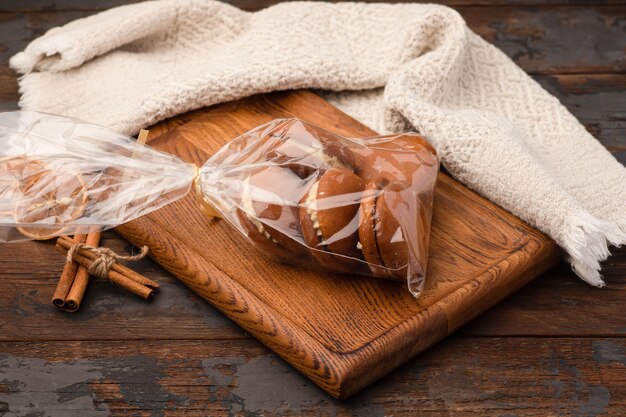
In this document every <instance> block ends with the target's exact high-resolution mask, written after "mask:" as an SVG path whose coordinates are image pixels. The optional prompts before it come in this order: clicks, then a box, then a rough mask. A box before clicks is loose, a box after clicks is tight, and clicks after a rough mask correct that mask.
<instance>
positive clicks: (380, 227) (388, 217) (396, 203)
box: [359, 177, 408, 281]
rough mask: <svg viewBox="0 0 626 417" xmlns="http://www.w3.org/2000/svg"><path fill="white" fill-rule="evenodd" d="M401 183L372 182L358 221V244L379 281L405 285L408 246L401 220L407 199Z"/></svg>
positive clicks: (383, 180)
mask: <svg viewBox="0 0 626 417" xmlns="http://www.w3.org/2000/svg"><path fill="white" fill-rule="evenodd" d="M402 191H403V187H402V186H401V185H400V184H399V183H392V182H389V180H387V179H385V178H382V177H380V178H378V179H376V180H373V181H371V182H370V183H369V184H368V185H367V187H366V189H365V192H364V193H363V196H364V197H363V200H362V201H361V207H360V212H359V214H360V219H359V243H360V246H361V250H362V252H363V256H364V257H365V260H366V261H367V262H368V263H369V264H370V269H371V271H372V273H373V274H374V275H375V276H376V277H379V278H386V279H393V280H398V281H405V280H406V274H407V264H408V245H407V242H406V240H405V238H404V235H403V232H402V229H401V228H400V223H399V222H398V217H399V216H400V215H401V214H403V213H404V211H405V208H404V207H402V206H406V203H405V202H404V201H403V199H404V198H405V197H406V196H405V195H403V194H405V193H403V192H402Z"/></svg>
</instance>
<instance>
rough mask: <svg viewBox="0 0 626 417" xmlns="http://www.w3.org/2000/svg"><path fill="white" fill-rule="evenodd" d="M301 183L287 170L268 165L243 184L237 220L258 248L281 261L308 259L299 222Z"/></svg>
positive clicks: (304, 190)
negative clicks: (279, 258)
mask: <svg viewBox="0 0 626 417" xmlns="http://www.w3.org/2000/svg"><path fill="white" fill-rule="evenodd" d="M303 186H304V184H303V181H302V180H301V179H300V178H299V177H298V176H296V175H295V174H294V173H293V172H291V171H290V170H288V169H285V168H281V167H279V166H269V167H265V168H264V169H262V170H260V171H257V172H255V173H253V174H252V175H250V176H249V177H248V178H247V180H246V181H245V182H244V183H243V192H242V195H241V200H240V205H239V207H238V208H237V218H238V219H239V223H240V224H241V226H242V228H243V229H244V231H245V233H246V235H247V236H248V237H249V238H250V239H251V240H252V241H253V242H254V243H255V244H256V245H258V246H259V247H260V248H261V249H264V250H265V251H267V252H269V253H270V254H273V255H275V256H278V257H282V258H293V256H298V257H302V256H304V257H305V258H306V257H307V253H308V251H307V249H306V247H305V246H304V245H303V244H302V235H301V233H300V227H299V221H298V206H297V204H298V201H299V200H300V199H301V198H302V195H303V194H305V193H306V189H304V188H303Z"/></svg>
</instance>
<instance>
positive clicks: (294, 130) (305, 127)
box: [265, 120, 355, 178]
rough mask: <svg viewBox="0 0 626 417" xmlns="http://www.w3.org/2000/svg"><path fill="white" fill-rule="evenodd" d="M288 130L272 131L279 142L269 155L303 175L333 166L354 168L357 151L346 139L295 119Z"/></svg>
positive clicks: (307, 175)
mask: <svg viewBox="0 0 626 417" xmlns="http://www.w3.org/2000/svg"><path fill="white" fill-rule="evenodd" d="M285 129H286V130H285V131H282V132H272V136H273V137H271V138H268V139H266V140H265V141H266V142H268V141H271V140H274V141H276V143H275V144H274V145H272V146H271V151H269V152H268V159H269V160H271V161H272V162H275V163H277V164H279V165H281V166H284V167H286V168H289V169H291V170H292V171H293V172H295V173H296V174H297V175H298V176H299V177H300V178H307V177H309V176H311V175H316V174H317V173H318V172H324V171H326V170H328V169H330V168H338V169H352V168H353V166H354V161H355V159H354V155H353V152H352V149H351V148H352V147H351V146H349V145H350V143H349V141H348V140H347V139H345V138H342V137H340V136H337V135H335V134H333V133H331V132H329V131H327V130H324V129H322V128H320V127H318V126H315V125H312V124H309V123H306V122H303V121H300V120H296V121H294V122H292V123H291V124H289V125H288V126H286V127H285Z"/></svg>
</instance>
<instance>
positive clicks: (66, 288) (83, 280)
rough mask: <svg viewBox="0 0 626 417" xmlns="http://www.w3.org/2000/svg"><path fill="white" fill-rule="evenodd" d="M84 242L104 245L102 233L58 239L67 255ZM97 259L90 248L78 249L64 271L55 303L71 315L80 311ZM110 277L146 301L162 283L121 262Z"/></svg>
mask: <svg viewBox="0 0 626 417" xmlns="http://www.w3.org/2000/svg"><path fill="white" fill-rule="evenodd" d="M80 243H84V244H86V245H89V247H97V246H98V244H99V243H100V232H94V233H89V234H87V235H76V236H74V238H73V239H70V238H69V237H67V236H62V237H60V238H59V239H58V240H57V244H56V249H57V250H58V251H59V252H61V253H64V254H66V255H67V252H68V251H69V250H70V249H71V248H72V247H73V246H75V245H78V244H80ZM97 257H98V255H97V254H96V253H94V252H93V251H92V250H90V249H87V248H82V247H78V248H77V250H75V251H74V253H73V255H72V262H68V263H66V264H65V267H64V268H63V272H62V274H61V278H60V279H59V283H58V285H57V288H56V290H55V292H54V295H53V297H52V304H54V305H55V306H56V307H58V308H61V309H64V310H66V311H69V312H74V311H76V310H78V308H79V307H80V304H81V302H82V300H83V296H84V294H85V290H86V288H87V284H88V282H89V270H90V269H91V267H92V265H93V263H94V262H95V261H96V258H97ZM106 278H107V279H108V280H109V281H111V282H112V283H114V284H116V285H118V286H120V287H122V288H125V289H127V290H128V291H130V292H132V293H133V294H136V295H138V296H140V297H142V298H144V299H146V300H149V299H151V298H152V297H153V296H154V293H155V291H157V290H158V288H159V284H158V283H156V282H155V281H153V280H151V279H149V278H146V277H145V276H143V275H141V274H139V273H138V272H136V271H133V270H132V269H130V268H127V267H125V266H124V265H121V264H119V263H117V262H116V263H113V264H112V265H111V267H110V269H108V271H107V272H106Z"/></svg>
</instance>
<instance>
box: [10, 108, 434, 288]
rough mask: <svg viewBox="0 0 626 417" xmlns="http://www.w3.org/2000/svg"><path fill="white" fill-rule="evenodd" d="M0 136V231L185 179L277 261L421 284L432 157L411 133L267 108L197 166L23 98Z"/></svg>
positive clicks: (181, 188) (13, 232) (77, 215)
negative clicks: (353, 130)
mask: <svg viewBox="0 0 626 417" xmlns="http://www.w3.org/2000/svg"><path fill="white" fill-rule="evenodd" d="M0 142H1V144H2V146H1V148H0V242H11V241H17V240H23V239H47V238H52V237H54V236H59V235H67V234H77V233H86V232H87V231H90V230H94V228H96V229H106V228H111V227H114V226H116V225H119V224H122V223H125V222H128V221H130V220H132V219H135V218H137V217H139V216H142V215H145V214H147V213H150V212H151V211H154V210H156V209H158V208H160V207H162V206H164V205H166V204H168V203H170V202H172V201H174V200H177V199H179V198H181V197H183V196H184V195H186V194H187V193H188V192H189V191H190V190H193V192H194V193H195V194H196V198H198V201H199V202H200V206H201V208H202V209H203V210H204V211H205V213H206V214H207V215H209V216H217V217H221V218H223V219H225V220H226V221H228V223H229V224H231V225H232V226H233V227H234V228H235V229H237V230H238V231H239V232H240V233H241V234H242V235H243V236H245V237H246V238H247V239H248V240H249V241H251V242H252V243H253V245H254V247H256V248H258V249H260V250H262V251H263V252H264V253H267V254H271V255H273V256H274V257H276V258H278V259H280V260H282V261H284V262H287V263H290V264H295V265H298V266H303V267H307V268H315V269H322V270H327V271H335V272H343V273H350V274H360V275H369V276H374V277H377V278H382V279H389V280H396V281H401V282H406V283H407V284H408V288H409V290H410V291H411V292H412V293H413V294H414V295H416V296H417V295H418V294H419V293H420V291H421V290H422V288H423V284H424V277H425V274H426V265H427V258H428V243H429V231H430V221H431V213H432V202H433V189H434V186H435V182H436V178H437V173H438V169H439V162H438V160H437V156H436V152H435V150H434V149H433V147H432V146H431V145H430V144H429V143H428V142H427V141H425V140H424V139H423V138H422V137H421V136H419V135H417V134H402V135H391V136H380V137H371V138H363V139H348V138H344V137H341V136H338V135H335V134H333V133H331V132H329V131H326V130H324V129H322V128H320V127H317V126H314V125H311V124H309V123H306V122H304V121H301V120H298V119H278V120H274V121H272V122H270V123H267V124H265V125H262V126H259V127H257V128H255V129H253V130H251V131H249V132H247V133H245V134H243V135H241V136H239V137H238V138H236V139H233V140H231V141H230V142H228V143H227V144H226V145H224V146H223V147H222V148H221V149H220V150H219V151H218V152H217V153H216V154H214V155H213V156H212V157H211V158H210V159H209V160H208V161H207V162H206V163H205V164H204V165H203V166H202V167H196V166H195V165H192V164H188V163H185V162H183V161H182V160H180V159H178V158H177V157H174V156H172V155H168V154H165V153H162V152H159V151H156V150H153V149H151V148H149V147H146V146H143V145H139V144H137V143H135V142H134V141H133V139H131V138H129V137H126V136H124V135H121V134H119V133H116V132H114V131H112V130H110V129H107V128H104V127H100V126H96V125H93V124H89V123H85V122H81V121H78V120H74V119H70V118H66V117H61V116H54V115H49V114H42V113H37V112H28V111H21V112H8V113H2V114H0ZM206 238H207V239H210V238H211V237H210V236H207V237H206ZM242 250H245V249H243V248H242Z"/></svg>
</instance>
